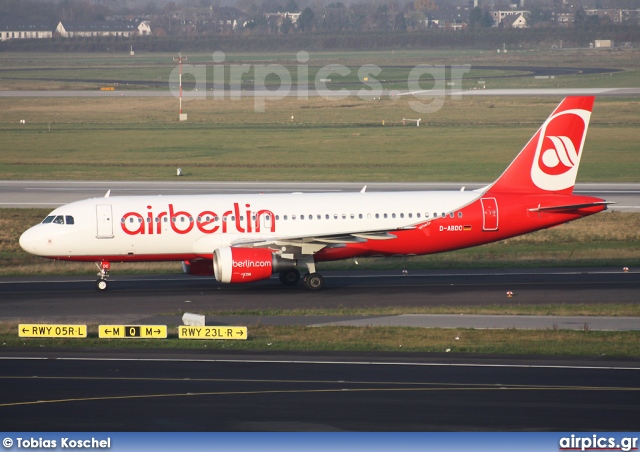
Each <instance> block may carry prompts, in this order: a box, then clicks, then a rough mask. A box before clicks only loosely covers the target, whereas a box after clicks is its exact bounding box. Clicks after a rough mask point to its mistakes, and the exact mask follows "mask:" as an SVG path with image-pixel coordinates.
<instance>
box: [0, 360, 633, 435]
mask: <svg viewBox="0 0 640 452" xmlns="http://www.w3.org/2000/svg"><path fill="white" fill-rule="evenodd" d="M0 362H1V363H2V365H1V366H0V382H1V384H2V388H3V390H2V391H0V422H1V423H2V426H3V430H5V431H33V430H34V429H35V430H37V431H230V432H232V431H487V430H491V431H636V430H637V419H638V417H639V416H640V387H639V386H638V381H639V377H640V363H639V362H638V361H635V360H626V361H615V360H603V359H600V360H585V359H572V358H566V357H559V358H549V357H538V358H524V357H513V358H511V359H508V360H505V359H503V358H500V357H494V356H484V357H480V358H479V357H478V356H458V357H456V358H451V357H445V356H443V355H438V354H430V355H429V356H425V355H421V354H393V355H385V354H380V353H366V354H359V355H358V354H346V353H342V354H341V353H332V354H318V353H314V354H309V353H307V354H282V355H281V354H259V355H255V354H232V353H228V354H224V353H209V352H206V351H203V352H197V351H195V352H194V351H189V352H163V353H161V354H158V353H154V352H153V351H148V350H147V351H144V350H127V351H109V350H103V351H101V353H100V354H95V353H93V352H88V351H82V350H80V351H55V350H54V351H49V352H42V351H38V350H36V351H29V350H12V351H6V350H3V351H1V352H0Z"/></svg>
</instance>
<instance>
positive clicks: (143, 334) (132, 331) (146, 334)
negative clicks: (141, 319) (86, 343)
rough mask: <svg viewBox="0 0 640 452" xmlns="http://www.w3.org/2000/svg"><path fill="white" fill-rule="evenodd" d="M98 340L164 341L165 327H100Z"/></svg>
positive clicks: (165, 335) (165, 336)
mask: <svg viewBox="0 0 640 452" xmlns="http://www.w3.org/2000/svg"><path fill="white" fill-rule="evenodd" d="M98 337H99V338H100V339H166V338H167V326H166V325H100V326H99V327H98Z"/></svg>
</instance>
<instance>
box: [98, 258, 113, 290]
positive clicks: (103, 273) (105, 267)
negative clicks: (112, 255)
mask: <svg viewBox="0 0 640 452" xmlns="http://www.w3.org/2000/svg"><path fill="white" fill-rule="evenodd" d="M96 266H97V267H98V270H100V271H99V272H98V276H99V277H100V279H98V280H96V289H98V290H100V291H103V290H107V287H108V286H109V284H108V283H107V279H108V278H109V270H110V269H111V263H110V262H107V261H101V262H96Z"/></svg>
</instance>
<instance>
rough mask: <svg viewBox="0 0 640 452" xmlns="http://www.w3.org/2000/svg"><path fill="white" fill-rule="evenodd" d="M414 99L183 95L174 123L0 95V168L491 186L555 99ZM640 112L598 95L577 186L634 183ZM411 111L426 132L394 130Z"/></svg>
mask: <svg viewBox="0 0 640 452" xmlns="http://www.w3.org/2000/svg"><path fill="white" fill-rule="evenodd" d="M409 102H411V100H408V99H406V98H403V99H401V100H399V101H392V100H389V99H386V100H384V99H383V100H360V99H357V98H353V99H351V98H349V99H345V100H343V101H335V100H334V101H327V100H324V99H309V100H298V99H286V100H281V101H277V102H276V101H268V100H267V101H266V112H265V113H257V112H255V111H254V107H255V105H254V102H253V100H252V99H246V98H245V99H241V100H240V101H231V100H228V99H227V100H225V101H214V100H213V99H211V98H209V99H203V100H192V101H189V102H185V105H184V108H185V111H187V112H188V115H189V121H187V122H186V123H178V122H177V121H175V119H176V113H177V112H176V107H177V102H176V100H175V99H172V98H151V99H149V98H131V99H129V98H126V97H123V98H112V99H6V98H5V99H0V140H1V142H2V143H3V152H2V153H0V173H1V174H2V177H3V178H4V179H84V180H95V179H102V180H168V179H172V178H174V177H175V168H177V167H181V168H183V170H184V172H185V177H186V179H187V180H249V181H285V180H289V181H296V180H305V181H365V182H372V181H407V182H408V181H425V182H426V181H451V182H464V181H485V182H489V181H491V180H494V179H495V178H496V177H498V176H499V175H500V174H501V172H502V171H503V170H504V168H506V166H507V165H508V163H509V162H511V160H512V159H513V158H514V157H515V156H516V154H517V152H518V151H519V149H520V148H521V147H522V146H523V145H524V144H525V143H526V142H527V141H528V139H529V138H530V137H531V136H532V135H533V133H534V132H535V130H536V129H537V128H538V127H539V125H540V124H541V123H542V121H544V119H545V118H546V117H547V116H548V115H549V113H550V112H551V111H552V110H553V108H554V107H555V105H556V104H557V99H548V98H544V99H537V98H527V99H511V98H490V99H479V98H475V99H474V98H464V99H463V100H459V101H453V100H449V99H448V100H447V101H446V102H445V105H444V107H443V108H442V109H441V110H439V111H438V112H436V113H432V114H426V115H419V114H418V113H416V112H415V111H413V110H412V108H411V106H410V104H409ZM639 107H640V102H639V101H636V100H620V99H600V100H598V101H597V102H596V106H595V109H594V113H593V116H592V118H593V120H592V125H591V127H590V131H589V135H588V137H587V142H586V145H585V150H584V152H585V153H584V158H583V159H582V167H581V170H580V174H579V178H578V182H635V181H638V172H637V165H638V154H637V143H638V142H640V127H638V126H639V125H640V114H639V113H638V112H639V111H640V108H639ZM291 116H293V117H294V119H293V120H291ZM416 116H423V121H424V122H423V125H422V126H421V127H415V126H402V125H401V124H402V118H405V117H411V118H414V117H416ZM20 119H25V120H26V121H27V124H19V120H20ZM383 121H384V123H385V125H384V126H382V123H383ZM49 128H51V130H50V131H49ZM461 162H465V164H464V165H461Z"/></svg>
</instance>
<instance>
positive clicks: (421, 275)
mask: <svg viewBox="0 0 640 452" xmlns="http://www.w3.org/2000/svg"><path fill="white" fill-rule="evenodd" d="M634 273H635V272H629V273H624V274H627V275H629V274H634ZM619 274H623V272H622V271H619V270H610V271H586V272H582V271H573V272H516V273H512V272H499V273H472V272H469V273H437V274H425V273H412V274H411V273H410V274H406V275H402V274H393V275H391V274H389V275H379V274H378V275H361V274H354V275H331V274H329V275H325V279H327V278H329V279H331V278H335V279H338V278H363V279H364V278H375V279H379V278H446V277H454V276H455V277H464V276H501V277H502V276H550V275H553V276H567V275H619ZM270 279H274V280H276V279H278V277H277V276H272V277H271V278H270ZM94 281H95V280H94V279H72V280H21V281H0V285H2V284H7V285H10V284H44V283H47V284H67V283H85V282H94ZM111 281H112V282H119V283H123V282H150V281H155V282H164V281H171V282H174V281H183V282H194V281H196V280H194V279H184V278H162V279H154V278H136V279H120V280H118V279H113V278H112V279H111ZM206 281H211V282H214V283H215V282H216V280H215V279H213V278H198V279H197V282H206ZM631 282H633V281H624V282H623V283H624V284H626V283H631ZM514 284H520V285H523V284H531V285H535V284H549V283H545V282H530V283H526V282H525V283H514ZM553 284H560V282H558V283H553ZM563 284H610V281H603V282H575V283H563ZM440 285H443V286H449V285H452V284H449V283H442V284H440ZM455 285H456V286H466V285H473V286H476V285H488V286H490V285H494V284H490V283H489V284H455ZM229 287H231V286H229ZM181 289H184V288H181ZM145 290H146V289H145ZM162 290H166V289H162ZM176 290H177V289H176Z"/></svg>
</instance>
